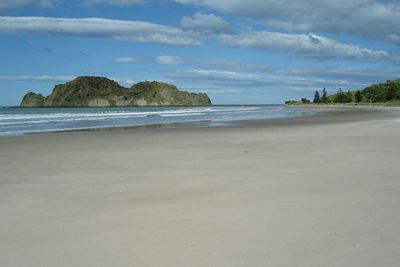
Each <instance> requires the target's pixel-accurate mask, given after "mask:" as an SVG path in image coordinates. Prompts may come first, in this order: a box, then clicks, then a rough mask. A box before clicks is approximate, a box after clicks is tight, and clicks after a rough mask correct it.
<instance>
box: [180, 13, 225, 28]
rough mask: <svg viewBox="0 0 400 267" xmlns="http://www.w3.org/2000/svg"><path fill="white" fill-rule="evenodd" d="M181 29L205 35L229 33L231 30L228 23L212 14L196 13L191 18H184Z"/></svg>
mask: <svg viewBox="0 0 400 267" xmlns="http://www.w3.org/2000/svg"><path fill="white" fill-rule="evenodd" d="M181 27H182V28H184V29H188V30H196V31H200V32H205V33H231V32H232V31H233V30H232V28H231V27H230V25H229V23H228V22H227V21H225V20H224V19H223V18H221V17H218V16H216V15H214V14H203V13H196V14H195V15H194V16H193V17H184V18H182V20H181Z"/></svg>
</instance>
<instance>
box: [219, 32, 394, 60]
mask: <svg viewBox="0 0 400 267" xmlns="http://www.w3.org/2000/svg"><path fill="white" fill-rule="evenodd" d="M220 42H221V43H222V44H224V45H227V46H233V47H242V48H251V49H256V50H263V51H270V52H281V53H287V54H289V55H292V56H299V57H308V58H317V59H335V58H339V59H357V60H379V59H386V60H389V59H390V57H389V53H388V52H386V51H374V50H370V49H366V48H361V47H358V46H355V45H350V44H343V43H340V42H337V41H335V40H332V39H329V38H326V37H322V36H318V35H315V34H287V33H277V32H265V31H252V32H242V33H240V34H238V35H226V34H225V35H221V37H220Z"/></svg>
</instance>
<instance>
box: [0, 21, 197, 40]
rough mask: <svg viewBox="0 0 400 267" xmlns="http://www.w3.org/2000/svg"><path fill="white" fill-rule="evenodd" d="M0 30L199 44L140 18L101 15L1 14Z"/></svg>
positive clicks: (175, 30) (188, 35) (185, 34)
mask: <svg viewBox="0 0 400 267" xmlns="http://www.w3.org/2000/svg"><path fill="white" fill-rule="evenodd" d="M0 33H48V34H67V35H78V36H89V37H99V38H111V39H117V40H125V41H134V42H152V43H161V44H170V45H199V44H200V41H199V40H198V39H197V38H195V37H194V36H193V34H192V33H189V32H185V31H183V30H181V29H179V28H175V27H170V26H164V25H160V24H155V23H149V22H143V21H124V20H111V19H102V18H72V19H70V18H49V17H0Z"/></svg>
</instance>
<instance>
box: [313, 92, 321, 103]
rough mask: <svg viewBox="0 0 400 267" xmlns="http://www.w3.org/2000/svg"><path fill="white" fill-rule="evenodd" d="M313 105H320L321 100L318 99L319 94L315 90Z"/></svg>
mask: <svg viewBox="0 0 400 267" xmlns="http://www.w3.org/2000/svg"><path fill="white" fill-rule="evenodd" d="M313 102H314V104H318V103H321V99H320V97H319V92H318V90H316V91H315V94H314V101H313Z"/></svg>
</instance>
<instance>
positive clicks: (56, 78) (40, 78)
mask: <svg viewBox="0 0 400 267" xmlns="http://www.w3.org/2000/svg"><path fill="white" fill-rule="evenodd" d="M74 78H75V77H74V76H48V75H38V76H34V75H19V76H18V75H17V76H0V81H39V82H67V81H70V80H72V79H74Z"/></svg>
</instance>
